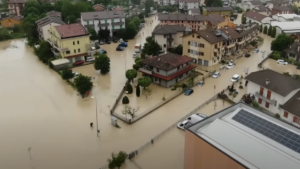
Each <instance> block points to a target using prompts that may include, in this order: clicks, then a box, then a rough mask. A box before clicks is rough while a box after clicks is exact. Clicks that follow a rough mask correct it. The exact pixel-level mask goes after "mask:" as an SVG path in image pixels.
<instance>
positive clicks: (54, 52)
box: [51, 48, 60, 57]
mask: <svg viewBox="0 0 300 169" xmlns="http://www.w3.org/2000/svg"><path fill="white" fill-rule="evenodd" d="M51 51H52V53H53V54H54V56H55V57H57V56H59V55H60V53H59V51H58V50H56V49H55V48H51Z"/></svg>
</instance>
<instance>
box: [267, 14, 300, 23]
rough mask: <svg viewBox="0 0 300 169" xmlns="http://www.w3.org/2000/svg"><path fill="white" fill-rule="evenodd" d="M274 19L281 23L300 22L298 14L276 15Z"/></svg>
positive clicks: (273, 16)
mask: <svg viewBox="0 0 300 169" xmlns="http://www.w3.org/2000/svg"><path fill="white" fill-rule="evenodd" d="M272 18H273V19H274V20H276V21H280V22H289V21H300V16H299V15H297V14H276V15H272Z"/></svg>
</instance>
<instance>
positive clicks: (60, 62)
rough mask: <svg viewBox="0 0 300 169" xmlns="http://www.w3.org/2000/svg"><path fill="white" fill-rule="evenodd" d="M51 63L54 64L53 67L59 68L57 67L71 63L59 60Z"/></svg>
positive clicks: (66, 60)
mask: <svg viewBox="0 0 300 169" xmlns="http://www.w3.org/2000/svg"><path fill="white" fill-rule="evenodd" d="M51 63H52V64H53V66H57V65H62V64H67V63H70V61H69V60H68V59H57V60H53V61H51Z"/></svg>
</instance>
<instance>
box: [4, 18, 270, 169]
mask: <svg viewBox="0 0 300 169" xmlns="http://www.w3.org/2000/svg"><path fill="white" fill-rule="evenodd" d="M152 20H154V23H153V24H150V21H149V20H147V24H146V27H145V28H143V29H142V30H141V32H144V33H142V34H141V35H138V36H137V37H136V38H135V39H134V40H131V41H129V47H128V48H127V49H126V50H125V51H123V52H116V51H115V47H116V44H111V45H103V46H102V48H104V49H106V50H107V51H108V56H109V57H110V58H111V72H110V74H109V75H105V76H103V75H100V74H99V73H97V72H96V71H94V70H93V67H92V65H90V66H83V67H79V68H75V69H74V70H75V71H77V72H79V73H83V74H85V75H89V76H95V77H96V80H95V82H94V85H95V87H94V89H93V92H92V95H94V96H96V97H97V103H98V121H99V129H100V138H99V139H98V138H97V136H96V129H95V127H94V128H90V126H89V123H90V122H94V123H95V116H96V114H95V111H96V109H95V107H96V104H95V103H96V101H95V100H94V99H91V98H86V99H82V98H81V97H79V96H78V95H77V93H76V91H74V90H73V89H72V88H71V87H70V86H69V85H67V84H66V83H65V82H64V81H63V80H62V79H61V77H60V76H59V75H58V74H57V73H56V72H54V71H53V70H51V69H49V68H48V67H47V66H46V65H44V64H42V63H41V62H40V61H39V60H38V59H37V57H36V56H35V55H34V54H33V50H32V49H31V48H29V47H26V45H25V42H24V41H23V40H13V41H6V42H1V43H0V77H1V83H0V107H1V111H0V135H1V139H0V151H1V158H0V168H1V169H17V168H22V169H32V168H35V169H53V168H55V169H69V168H70V169H71V168H72V169H82V168H85V169H96V168H100V167H101V166H103V165H106V164H107V158H108V157H110V154H111V153H112V152H117V151H119V150H124V151H127V152H130V151H133V150H135V149H136V148H139V147H140V146H142V145H143V144H144V143H145V142H147V141H149V140H150V139H151V138H152V137H154V136H155V135H157V134H158V133H159V132H160V131H162V130H164V129H165V128H167V127H168V126H170V125H171V124H172V123H174V122H176V121H177V120H178V119H180V118H182V117H183V116H184V115H186V114H188V113H189V112H190V111H191V110H193V109H194V108H195V107H197V106H198V105H200V104H202V103H203V102H205V101H206V100H207V99H208V98H210V97H211V96H212V95H213V94H214V93H216V92H220V91H221V90H222V89H223V88H225V87H226V86H227V85H229V84H230V83H231V82H230V78H231V77H232V76H233V75H234V74H236V73H239V74H242V73H243V68H245V67H249V71H250V72H251V71H256V70H257V66H256V65H257V62H258V61H259V60H261V54H260V53H258V54H253V55H252V56H251V57H250V58H242V59H240V60H238V61H237V65H236V66H235V67H234V68H232V69H230V70H226V71H221V74H222V76H221V77H220V78H217V79H211V78H209V79H207V80H206V81H205V83H206V85H204V86H203V87H200V88H195V89H194V91H195V92H194V93H193V94H192V95H191V96H188V97H187V96H184V95H181V96H179V97H177V98H176V99H174V100H172V101H171V102H169V103H167V104H166V105H164V106H163V107H161V108H159V109H157V110H156V111H155V112H153V113H152V114H150V115H148V116H147V117H145V118H143V119H141V120H140V121H139V122H137V123H135V124H133V125H125V124H123V123H122V122H120V121H119V124H120V126H121V128H120V129H117V128H115V127H112V125H111V124H110V115H109V106H111V105H112V104H113V102H114V100H115V99H116V97H117V95H118V94H119V92H120V89H121V85H123V84H124V82H125V75H124V74H125V73H124V70H125V63H126V67H127V68H128V69H129V68H131V66H132V63H133V59H132V54H133V52H134V48H133V45H134V44H135V43H139V42H140V41H141V38H140V36H142V41H144V39H145V37H146V36H149V35H150V34H151V32H152V30H153V28H154V26H155V24H156V23H157V21H156V20H155V19H154V18H152ZM270 41H271V39H270V38H268V37H266V38H265V43H264V44H263V46H262V47H260V48H261V50H267V51H268V52H270V44H269V43H270ZM122 55H123V57H122ZM124 57H125V61H126V62H125V61H124ZM213 85H217V87H216V90H215V91H214V90H213ZM169 146H174V145H173V144H172V143H170V144H169ZM29 147H31V151H30V152H28V148H29ZM29 153H30V154H31V157H32V159H30V156H29V155H30V154H29ZM156 155H159V154H156ZM161 158H163V157H161ZM149 160H151V158H149ZM145 167H147V166H145Z"/></svg>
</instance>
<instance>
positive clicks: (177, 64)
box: [139, 53, 196, 87]
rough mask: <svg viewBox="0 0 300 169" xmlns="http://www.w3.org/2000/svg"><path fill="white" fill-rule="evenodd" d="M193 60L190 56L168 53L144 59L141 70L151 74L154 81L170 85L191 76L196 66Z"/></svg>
mask: <svg viewBox="0 0 300 169" xmlns="http://www.w3.org/2000/svg"><path fill="white" fill-rule="evenodd" d="M191 61H192V58H190V57H187V56H181V55H177V54H174V53H167V54H163V55H159V56H156V57H152V58H150V59H145V60H143V61H142V64H143V67H142V68H140V69H139V71H140V72H142V73H143V74H144V75H145V76H149V77H150V78H151V80H152V82H153V83H155V84H158V85H160V86H163V87H170V86H172V85H174V84H176V83H178V82H180V81H182V80H184V79H185V78H187V77H188V76H189V73H190V72H191V71H192V69H194V68H195V67H196V66H194V65H192V64H191Z"/></svg>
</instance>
